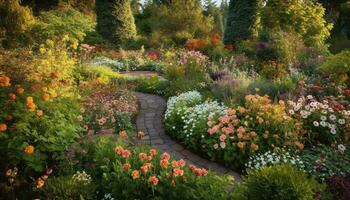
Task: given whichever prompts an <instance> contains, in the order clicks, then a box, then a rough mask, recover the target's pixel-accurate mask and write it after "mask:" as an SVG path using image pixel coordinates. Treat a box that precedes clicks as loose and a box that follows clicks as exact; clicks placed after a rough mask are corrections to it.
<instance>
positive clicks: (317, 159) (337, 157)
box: [301, 145, 350, 181]
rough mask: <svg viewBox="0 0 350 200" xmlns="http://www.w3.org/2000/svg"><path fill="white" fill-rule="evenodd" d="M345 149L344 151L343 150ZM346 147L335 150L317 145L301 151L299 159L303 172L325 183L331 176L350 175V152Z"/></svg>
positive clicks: (341, 146)
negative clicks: (303, 168) (303, 167)
mask: <svg viewBox="0 0 350 200" xmlns="http://www.w3.org/2000/svg"><path fill="white" fill-rule="evenodd" d="M343 147H344V148H345V150H344V149H343ZM346 147H348V146H345V145H339V146H338V147H336V148H333V147H329V146H326V145H317V146H314V147H312V148H310V149H305V150H304V151H302V154H301V159H302V161H303V162H304V164H305V171H306V173H308V174H309V175H311V176H315V177H317V178H318V179H319V180H321V181H325V180H326V179H327V178H330V177H332V176H345V175H347V174H349V173H350V169H349V165H350V151H349V150H348V148H346Z"/></svg>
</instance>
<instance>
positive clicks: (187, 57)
mask: <svg viewBox="0 0 350 200" xmlns="http://www.w3.org/2000/svg"><path fill="white" fill-rule="evenodd" d="M207 60H208V57H207V56H205V55H203V54H202V53H201V52H199V51H184V52H181V53H180V58H179V61H178V63H179V64H180V65H183V66H185V65H189V64H196V65H200V66H203V67H204V65H205V63H206V62H207Z"/></svg>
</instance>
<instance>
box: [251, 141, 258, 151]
mask: <svg viewBox="0 0 350 200" xmlns="http://www.w3.org/2000/svg"><path fill="white" fill-rule="evenodd" d="M250 147H251V148H252V149H253V150H254V151H256V150H258V149H259V146H258V145H257V144H255V143H252V144H251V145H250Z"/></svg>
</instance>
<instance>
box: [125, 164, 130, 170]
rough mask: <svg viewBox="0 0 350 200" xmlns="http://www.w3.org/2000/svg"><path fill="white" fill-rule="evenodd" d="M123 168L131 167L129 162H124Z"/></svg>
mask: <svg viewBox="0 0 350 200" xmlns="http://www.w3.org/2000/svg"><path fill="white" fill-rule="evenodd" d="M123 169H125V170H129V169H131V165H130V164H129V163H124V164H123Z"/></svg>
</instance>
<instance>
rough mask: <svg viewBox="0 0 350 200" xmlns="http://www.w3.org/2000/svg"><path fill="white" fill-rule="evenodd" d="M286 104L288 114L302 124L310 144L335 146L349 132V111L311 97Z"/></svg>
mask: <svg viewBox="0 0 350 200" xmlns="http://www.w3.org/2000/svg"><path fill="white" fill-rule="evenodd" d="M287 103H288V105H289V111H288V112H289V114H290V115H291V116H292V117H294V118H296V119H299V120H301V121H302V122H303V128H304V129H305V130H306V131H307V132H308V140H309V141H308V142H309V143H310V144H317V143H323V144H336V143H341V142H342V141H344V139H345V134H346V133H347V132H348V131H349V129H348V127H347V124H348V123H349V120H350V111H348V110H343V109H342V108H339V107H337V106H336V105H331V104H330V103H329V101H327V100H323V101H321V102H320V101H318V100H316V99H315V98H314V97H313V96H311V95H308V96H306V97H300V98H299V99H298V101H296V102H293V101H288V102H287Z"/></svg>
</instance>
